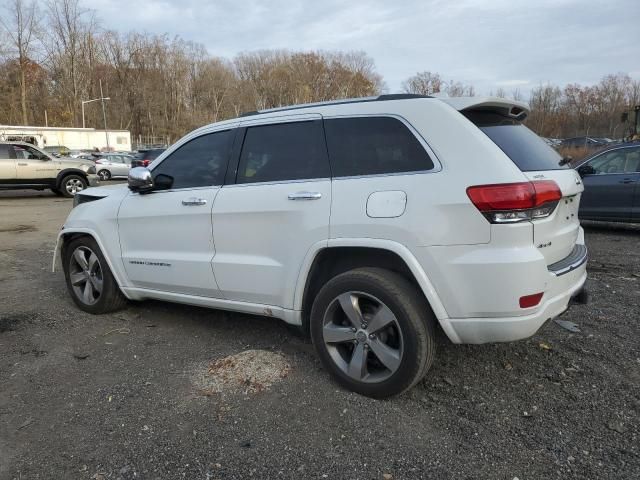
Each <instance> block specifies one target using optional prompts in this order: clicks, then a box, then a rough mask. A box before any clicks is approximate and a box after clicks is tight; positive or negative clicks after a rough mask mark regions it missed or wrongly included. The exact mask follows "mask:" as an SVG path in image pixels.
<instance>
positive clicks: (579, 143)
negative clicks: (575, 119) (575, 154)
mask: <svg viewBox="0 0 640 480" xmlns="http://www.w3.org/2000/svg"><path fill="white" fill-rule="evenodd" d="M606 145H607V142H606V141H604V140H603V139H601V138H594V137H574V138H566V139H564V140H562V142H561V143H560V145H559V146H560V147H572V148H589V149H598V148H602V147H605V146H606Z"/></svg>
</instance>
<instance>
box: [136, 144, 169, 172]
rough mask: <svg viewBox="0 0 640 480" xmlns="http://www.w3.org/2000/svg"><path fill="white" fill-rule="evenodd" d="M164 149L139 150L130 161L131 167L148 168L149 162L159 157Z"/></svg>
mask: <svg viewBox="0 0 640 480" xmlns="http://www.w3.org/2000/svg"><path fill="white" fill-rule="evenodd" d="M165 150H166V148H152V149H150V150H140V151H138V153H137V154H136V155H135V156H134V158H133V160H132V161H131V166H132V167H148V166H149V164H150V163H151V162H153V161H154V160H155V159H156V158H158V157H159V156H160V154H161V153H162V152H164V151H165Z"/></svg>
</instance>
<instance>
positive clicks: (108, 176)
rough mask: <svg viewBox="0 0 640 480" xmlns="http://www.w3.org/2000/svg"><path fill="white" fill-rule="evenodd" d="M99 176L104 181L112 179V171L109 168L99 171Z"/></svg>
mask: <svg viewBox="0 0 640 480" xmlns="http://www.w3.org/2000/svg"><path fill="white" fill-rule="evenodd" d="M98 177H100V180H102V181H107V180H109V179H111V172H110V171H109V170H100V171H99V172H98Z"/></svg>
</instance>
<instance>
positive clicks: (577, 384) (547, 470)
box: [0, 192, 640, 480]
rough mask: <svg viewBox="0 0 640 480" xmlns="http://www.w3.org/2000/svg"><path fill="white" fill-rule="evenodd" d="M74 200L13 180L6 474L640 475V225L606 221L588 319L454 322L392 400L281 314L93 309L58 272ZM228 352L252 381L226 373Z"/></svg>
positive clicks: (6, 248)
mask: <svg viewBox="0 0 640 480" xmlns="http://www.w3.org/2000/svg"><path fill="white" fill-rule="evenodd" d="M70 208H71V201H70V200H63V199H59V198H57V197H55V196H52V195H50V194H48V193H29V192H17V193H16V192H3V193H0V212H1V215H0V299H1V301H0V478H1V479H31V478H36V479H53V478H55V479H63V478H64V479H76V478H77V479H96V480H100V479H123V480H124V479H134V478H136V479H139V478H143V479H156V478H157V479H176V478H188V479H232V478H249V477H254V478H261V479H266V478H296V479H299V478H352V479H360V478H362V479H369V478H371V479H390V478H393V479H402V478H438V479H448V478H455V479H461V478H465V479H476V478H477V479H485V478H492V479H493V478H496V479H501V478H504V479H509V480H512V479H513V478H515V477H517V478H518V479H520V480H524V479H542V478H544V479H549V478H562V479H564V478H589V479H595V478H597V479H605V478H620V479H630V478H640V458H639V455H640V441H639V440H640V422H639V421H638V420H639V413H640V388H639V385H640V348H639V346H638V339H639V338H640V326H639V320H640V318H639V317H640V305H639V303H640V249H639V248H638V247H639V246H640V243H639V240H640V231H638V230H637V229H636V230H632V229H630V230H623V229H603V228H594V227H589V228H588V230H587V243H588V246H589V248H590V251H591V262H590V268H589V271H590V278H589V280H588V284H587V285H588V288H589V290H590V292H591V298H592V301H591V303H590V304H589V305H575V306H574V307H573V308H572V309H571V310H570V311H569V312H568V313H567V314H565V315H564V316H563V319H565V320H570V321H572V322H575V323H577V324H578V325H579V327H580V330H581V331H580V332H579V333H570V332H568V331H567V330H564V329H562V328H560V327H559V326H558V325H556V324H555V323H549V324H547V325H546V326H545V327H543V328H542V329H541V330H540V332H538V334H536V335H535V336H534V337H533V338H531V339H528V340H524V341H521V342H517V343H513V344H493V345H478V346H455V345H451V344H448V343H447V342H445V341H442V342H441V344H440V345H439V351H438V354H437V358H436V362H435V364H434V367H433V368H432V369H431V371H430V372H429V373H428V374H427V376H426V378H425V379H424V381H423V382H422V383H421V384H419V385H418V386H417V387H416V388H414V389H413V390H412V391H411V392H409V393H408V394H405V395H403V396H401V397H398V398H394V399H391V400H386V401H376V400H371V399H368V398H365V397H361V396H358V395H356V394H352V393H349V392H347V391H345V390H342V389H341V388H339V387H338V386H337V385H336V384H335V383H333V382H332V381H331V379H330V378H329V376H328V374H327V373H326V372H325V371H324V370H322V368H321V367H320V364H319V362H318V360H317V359H316V357H315V355H314V352H313V348H312V346H311V345H310V344H309V343H308V342H307V341H305V340H303V339H301V338H299V337H297V336H296V335H294V334H293V333H292V331H291V330H289V329H288V328H287V327H286V326H285V325H284V324H283V323H281V322H279V321H276V320H273V319H268V318H261V317H253V316H246V315H240V314H234V313H225V312H220V311H213V310H206V309H201V308H195V307H188V306H181V305H172V304H166V303H160V302H145V303H138V304H132V305H131V306H130V307H129V308H128V309H127V310H124V311H122V312H118V313H115V314H112V315H104V316H91V315H89V314H85V313H83V312H81V311H79V310H78V309H77V308H75V307H74V305H73V304H72V302H71V300H70V298H69V297H68V295H67V293H66V291H65V285H64V281H63V277H62V274H61V273H55V274H54V273H51V272H50V263H51V252H52V249H53V245H54V238H55V234H56V232H57V231H58V229H59V228H60V225H61V224H62V223H63V221H64V218H65V216H66V214H67V213H68V211H69V209H70ZM248 350H251V351H253V352H250V353H249V354H244V355H242V353H243V352H245V351H248ZM239 354H240V355H239ZM225 357H229V358H225ZM263 357H264V358H267V359H269V361H272V362H273V364H272V365H271V364H270V366H269V367H268V368H266V367H265V368H258V369H256V368H251V365H249V366H247V365H243V364H242V362H243V361H245V360H246V359H256V358H258V359H259V358H263ZM243 359H244V360H243ZM239 362H240V364H241V368H240V367H238V364H239ZM226 364H230V365H234V366H235V367H234V368H236V370H234V372H235V373H234V374H236V373H238V372H240V373H238V375H240V376H241V377H242V375H249V376H251V379H250V381H249V384H250V385H248V388H241V386H240V387H238V384H237V382H236V383H233V382H231V383H229V384H228V385H229V388H226V389H225V385H226V384H227V383H225V382H226V381H227V380H224V379H223V380H220V379H219V378H213V379H212V378H210V376H211V375H213V374H217V373H219V371H220V369H221V368H224V365H226ZM254 367H255V365H254ZM243 368H247V369H248V370H243ZM246 371H249V372H252V373H250V374H249V373H243V372H246ZM261 372H262V373H261ZM264 372H267V373H265V375H267V374H268V376H269V378H268V380H269V381H268V382H266V383H261V382H260V381H259V380H260V379H258V380H256V378H254V377H255V376H259V375H262V374H263V373H264ZM225 378H226V377H225ZM206 381H211V382H213V383H212V385H214V386H215V388H203V382H205V384H204V386H205V387H206V386H207V384H206ZM254 381H255V382H254ZM254 383H255V384H260V385H261V388H249V387H251V385H253V384H254Z"/></svg>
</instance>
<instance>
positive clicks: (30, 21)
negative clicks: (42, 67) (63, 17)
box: [0, 0, 38, 125]
mask: <svg viewBox="0 0 640 480" xmlns="http://www.w3.org/2000/svg"><path fill="white" fill-rule="evenodd" d="M5 10H6V11H7V16H6V17H4V16H3V17H4V18H3V17H0V25H1V26H2V28H3V30H4V31H5V33H6V35H7V37H8V38H9V40H10V42H11V47H13V48H9V49H8V50H9V52H11V50H13V53H14V55H17V57H18V69H19V72H20V107H21V112H22V124H23V125H28V123H29V119H28V116H27V71H28V69H29V66H30V64H31V62H32V60H31V58H30V57H31V55H32V54H33V50H34V45H35V37H36V33H37V29H38V15H37V7H36V2H35V0H34V1H32V2H31V3H25V2H24V1H23V0H13V3H11V4H9V5H7V6H6V8H5ZM0 53H1V52H0Z"/></svg>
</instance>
